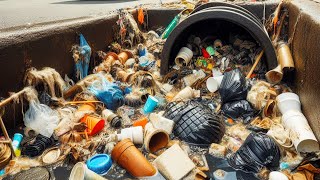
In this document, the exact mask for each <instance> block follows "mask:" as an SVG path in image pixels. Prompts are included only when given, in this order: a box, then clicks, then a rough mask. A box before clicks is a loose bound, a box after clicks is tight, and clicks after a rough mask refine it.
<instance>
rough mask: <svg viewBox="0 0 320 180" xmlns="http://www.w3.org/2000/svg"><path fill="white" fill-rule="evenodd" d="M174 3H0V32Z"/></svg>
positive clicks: (78, 0) (124, 0) (1, 0)
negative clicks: (144, 6) (150, 5)
mask: <svg viewBox="0 0 320 180" xmlns="http://www.w3.org/2000/svg"><path fill="white" fill-rule="evenodd" d="M161 1H162V2H164V3H165V2H172V1H175V0H100V1H93V0H28V1H25V0H0V32H1V31H4V30H10V29H23V28H26V27H30V26H32V25H34V24H38V23H55V22H59V21H68V20H69V21H71V20H79V19H85V18H90V17H91V18H92V17H99V16H104V15H107V14H109V13H110V12H112V11H115V10H117V9H121V8H128V7H134V6H138V5H140V4H160V2H161Z"/></svg>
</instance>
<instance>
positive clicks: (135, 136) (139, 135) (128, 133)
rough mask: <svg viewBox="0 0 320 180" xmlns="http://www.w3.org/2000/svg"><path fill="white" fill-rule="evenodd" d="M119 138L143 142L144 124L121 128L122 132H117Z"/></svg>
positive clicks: (136, 142) (138, 142)
mask: <svg viewBox="0 0 320 180" xmlns="http://www.w3.org/2000/svg"><path fill="white" fill-rule="evenodd" d="M117 136H118V140H119V141H121V140H123V139H127V138H128V139H130V140H131V141H132V142H133V143H134V144H143V129H142V126H137V127H130V128H124V129H121V133H120V134H117Z"/></svg>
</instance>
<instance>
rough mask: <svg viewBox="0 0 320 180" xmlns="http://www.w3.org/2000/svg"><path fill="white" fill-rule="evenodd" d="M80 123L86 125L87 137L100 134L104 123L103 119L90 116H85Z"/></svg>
mask: <svg viewBox="0 0 320 180" xmlns="http://www.w3.org/2000/svg"><path fill="white" fill-rule="evenodd" d="M81 122H84V123H86V125H87V129H86V131H87V133H88V135H91V136H93V135H95V134H97V133H98V132H100V131H101V130H102V129H103V128H104V124H105V121H104V120H103V119H100V118H97V117H94V116H90V115H85V116H84V117H83V118H82V119H81Z"/></svg>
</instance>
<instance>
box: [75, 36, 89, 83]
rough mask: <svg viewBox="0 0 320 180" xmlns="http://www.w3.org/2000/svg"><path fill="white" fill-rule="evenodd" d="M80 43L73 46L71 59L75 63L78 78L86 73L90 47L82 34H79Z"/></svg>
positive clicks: (81, 77)
mask: <svg viewBox="0 0 320 180" xmlns="http://www.w3.org/2000/svg"><path fill="white" fill-rule="evenodd" d="M79 38H80V45H79V46H77V45H76V46H74V47H73V59H74V61H75V63H76V66H75V68H76V78H77V79H78V80H80V79H83V78H84V77H86V76H87V75H88V71H89V64H90V57H91V47H90V46H89V44H88V43H87V41H86V39H85V38H84V36H83V35H82V34H80V35H79Z"/></svg>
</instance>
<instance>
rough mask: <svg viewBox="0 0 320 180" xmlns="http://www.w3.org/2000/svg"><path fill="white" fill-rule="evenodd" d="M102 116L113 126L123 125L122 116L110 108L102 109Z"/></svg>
mask: <svg viewBox="0 0 320 180" xmlns="http://www.w3.org/2000/svg"><path fill="white" fill-rule="evenodd" d="M102 118H103V119H105V120H107V121H108V122H109V123H110V125H111V127H114V128H119V127H120V126H121V125H122V118H121V117H120V116H118V115H117V114H115V113H113V112H112V111H111V110H109V109H105V110H103V111H102Z"/></svg>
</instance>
